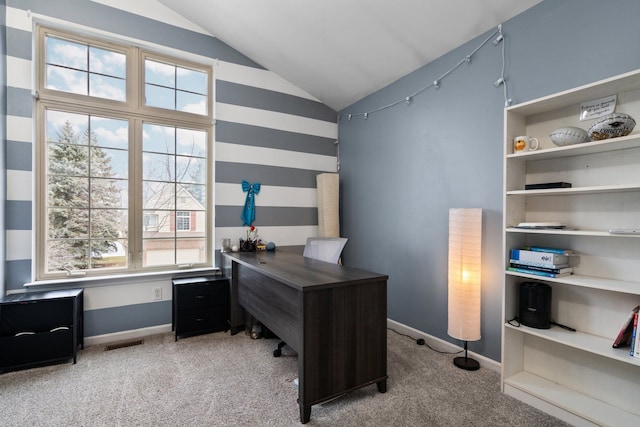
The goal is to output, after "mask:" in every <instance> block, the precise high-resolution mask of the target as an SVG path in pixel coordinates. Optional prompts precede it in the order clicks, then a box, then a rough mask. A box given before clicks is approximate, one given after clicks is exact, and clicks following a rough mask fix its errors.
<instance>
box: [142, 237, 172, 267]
mask: <svg viewBox="0 0 640 427" xmlns="http://www.w3.org/2000/svg"><path fill="white" fill-rule="evenodd" d="M175 263H176V242H175V240H174V239H145V240H144V241H143V246H142V265H143V266H144V267H150V266H151V267H152V266H159V265H175Z"/></svg>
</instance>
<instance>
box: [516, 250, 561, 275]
mask: <svg viewBox="0 0 640 427" xmlns="http://www.w3.org/2000/svg"><path fill="white" fill-rule="evenodd" d="M573 254H574V253H573V251H572V250H570V249H558V248H546V247H539V246H524V247H522V248H519V249H511V256H510V259H509V265H510V266H509V267H507V270H509V271H515V272H517V273H525V274H533V275H535V276H543V277H551V278H556V277H564V276H568V275H570V274H573V267H569V256H570V255H573Z"/></svg>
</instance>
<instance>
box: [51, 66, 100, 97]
mask: <svg viewBox="0 0 640 427" xmlns="http://www.w3.org/2000/svg"><path fill="white" fill-rule="evenodd" d="M88 86H89V85H88V84H87V73H85V72H82V71H76V70H70V69H68V68H62V67H57V66H54V65H47V83H46V87H47V89H54V90H61V91H64V92H70V93H75V94H77V95H88V94H89V87H88Z"/></svg>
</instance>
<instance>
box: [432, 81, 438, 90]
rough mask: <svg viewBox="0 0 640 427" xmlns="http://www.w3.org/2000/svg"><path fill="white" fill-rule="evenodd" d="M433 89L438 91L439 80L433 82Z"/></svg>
mask: <svg viewBox="0 0 640 427" xmlns="http://www.w3.org/2000/svg"><path fill="white" fill-rule="evenodd" d="M433 87H435V88H436V89H440V81H439V80H434V81H433Z"/></svg>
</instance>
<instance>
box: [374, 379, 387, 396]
mask: <svg viewBox="0 0 640 427" xmlns="http://www.w3.org/2000/svg"><path fill="white" fill-rule="evenodd" d="M376 385H377V386H378V391H379V392H380V393H386V392H387V380H382V381H378V382H377V383H376Z"/></svg>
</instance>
